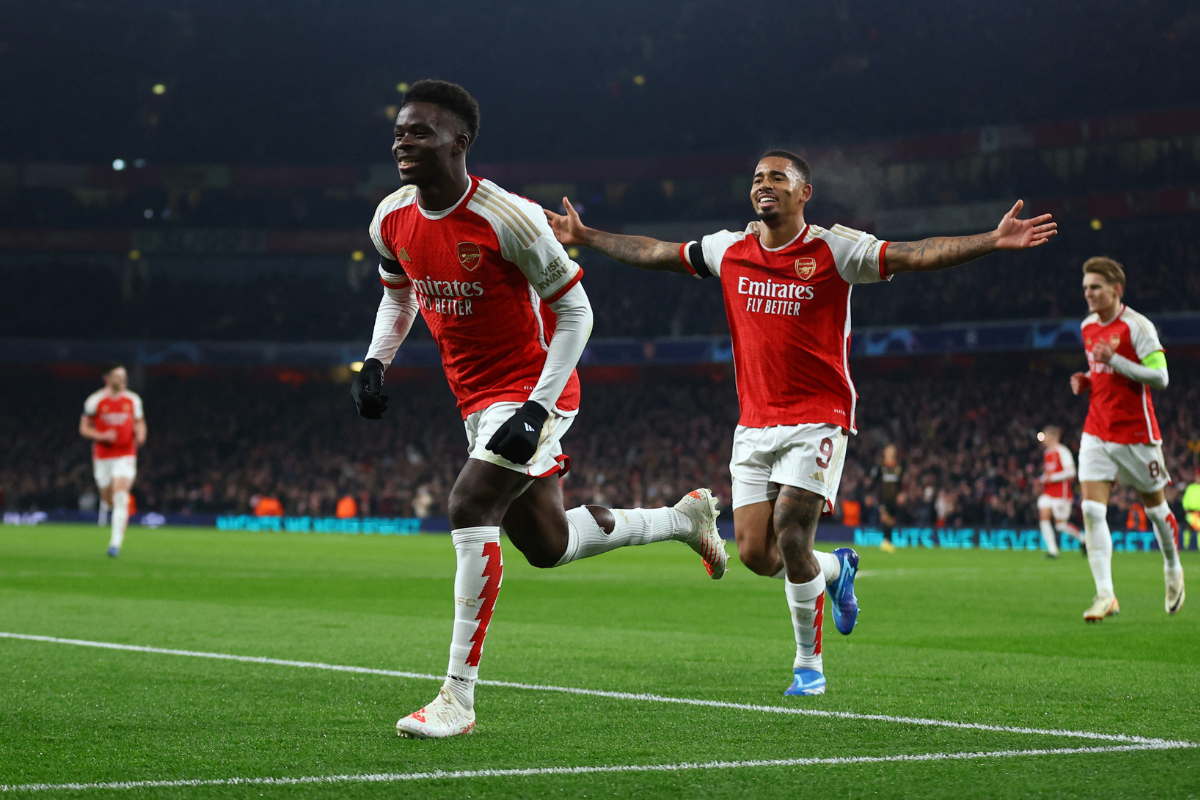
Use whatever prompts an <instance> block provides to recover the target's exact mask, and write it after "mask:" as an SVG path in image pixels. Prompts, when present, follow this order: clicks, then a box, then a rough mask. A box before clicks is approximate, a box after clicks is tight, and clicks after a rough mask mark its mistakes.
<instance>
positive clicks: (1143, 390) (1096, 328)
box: [1071, 257, 1184, 622]
mask: <svg viewBox="0 0 1200 800" xmlns="http://www.w3.org/2000/svg"><path fill="white" fill-rule="evenodd" d="M1124 294H1125V269H1124V268H1123V267H1122V266H1121V265H1120V264H1118V263H1117V262H1116V261H1113V260H1112V259H1111V258H1103V257H1096V258H1089V259H1088V260H1087V261H1085V262H1084V263H1083V296H1084V298H1085V299H1086V300H1087V304H1088V311H1090V312H1091V314H1089V315H1088V317H1087V319H1085V320H1084V321H1083V324H1082V328H1083V346H1084V349H1085V352H1086V353H1087V360H1088V371H1087V372H1076V373H1075V374H1074V375H1072V376H1071V391H1072V392H1074V393H1075V394H1081V393H1083V392H1085V391H1088V390H1090V391H1091V395H1090V396H1089V397H1088V414H1087V419H1086V420H1085V421H1084V423H1083V436H1082V437H1081V438H1080V442H1079V487H1080V490H1081V492H1082V494H1083V502H1082V506H1083V528H1084V531H1085V533H1086V535H1087V547H1088V563H1089V564H1090V565H1091V568H1092V577H1093V578H1094V579H1095V581H1096V596H1095V598H1094V599H1093V601H1092V605H1091V607H1090V608H1088V610H1087V611H1085V612H1083V618H1084V619H1085V620H1087V621H1088V622H1099V621H1100V620H1102V619H1104V618H1105V617H1107V616H1110V615H1115V614H1118V613H1120V611H1121V606H1120V604H1119V603H1118V602H1117V596H1116V592H1115V591H1114V589H1113V580H1112V535H1111V534H1110V533H1109V530H1108V497H1109V494H1110V492H1111V491H1112V485H1113V481H1114V480H1115V479H1117V478H1120V479H1121V483H1123V484H1125V485H1126V486H1132V487H1133V488H1134V489H1137V491H1138V494H1140V495H1141V496H1142V506H1143V507H1144V508H1145V509H1146V516H1148V517H1149V518H1150V522H1151V524H1152V525H1153V526H1154V536H1155V538H1156V539H1158V546H1159V549H1161V550H1162V554H1163V578H1164V580H1165V582H1166V585H1167V595H1166V609H1167V613H1168V614H1174V613H1176V612H1177V611H1179V609H1180V608H1181V607H1182V606H1183V598H1184V589H1183V565H1182V564H1180V563H1179V523H1178V522H1176V520H1175V515H1174V514H1173V513H1171V508H1170V506H1168V505H1167V499H1166V496H1165V495H1164V493H1163V488H1164V487H1165V486H1166V485H1167V484H1168V483H1170V482H1171V476H1170V475H1168V474H1167V465H1166V462H1165V461H1164V460H1163V452H1162V436H1161V435H1160V434H1159V432H1158V419H1157V418H1156V417H1155V416H1154V402H1153V401H1152V400H1151V399H1150V388H1151V387H1153V388H1155V389H1165V388H1167V382H1168V380H1169V376H1168V375H1167V357H1166V356H1165V355H1164V354H1163V347H1162V344H1161V343H1160V342H1159V341H1158V331H1156V330H1155V329H1154V324H1153V323H1152V322H1150V320H1148V319H1146V318H1145V317H1143V316H1142V315H1141V314H1139V313H1137V312H1136V311H1134V310H1133V309H1132V308H1129V307H1128V306H1126V305H1125V304H1124V303H1122V302H1121V297H1122V295H1124Z"/></svg>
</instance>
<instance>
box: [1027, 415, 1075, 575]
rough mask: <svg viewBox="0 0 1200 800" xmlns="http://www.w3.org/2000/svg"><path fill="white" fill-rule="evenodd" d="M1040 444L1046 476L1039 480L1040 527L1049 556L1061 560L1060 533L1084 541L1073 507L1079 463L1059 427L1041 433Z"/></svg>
mask: <svg viewBox="0 0 1200 800" xmlns="http://www.w3.org/2000/svg"><path fill="white" fill-rule="evenodd" d="M1038 440H1039V441H1040V442H1041V443H1042V448H1043V450H1042V475H1041V478H1040V479H1039V483H1040V484H1041V486H1042V491H1041V492H1040V493H1039V494H1038V499H1037V509H1038V526H1039V527H1040V528H1041V531H1042V542H1043V543H1044V544H1045V545H1046V553H1047V555H1049V556H1050V557H1051V558H1058V534H1059V533H1065V534H1067V535H1068V536H1071V537H1072V538H1075V539H1079V540H1080V541H1081V542H1082V540H1083V536H1082V535H1081V534H1080V532H1079V529H1078V528H1076V527H1075V526H1074V525H1072V524H1071V506H1072V501H1073V500H1074V498H1075V493H1074V492H1073V491H1072V490H1071V484H1072V483H1073V482H1074V480H1075V459H1074V457H1072V455H1071V449H1070V448H1069V447H1067V446H1066V445H1065V444H1063V443H1062V428H1060V427H1058V426H1057V425H1047V426H1046V427H1045V428H1043V429H1042V430H1041V432H1040V433H1038Z"/></svg>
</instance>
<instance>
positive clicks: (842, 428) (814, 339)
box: [547, 150, 1055, 695]
mask: <svg viewBox="0 0 1200 800" xmlns="http://www.w3.org/2000/svg"><path fill="white" fill-rule="evenodd" d="M810 176H811V171H810V170H809V167H808V164H807V163H806V162H805V161H804V159H802V158H800V157H799V156H797V155H795V154H794V153H789V152H787V151H783V150H773V151H771V152H769V153H767V154H765V155H764V156H763V157H762V159H761V160H760V161H759V163H758V166H757V167H756V169H755V171H754V177H753V181H752V184H751V189H750V200H751V203H752V204H753V207H754V211H755V213H756V214H757V216H758V221H757V222H754V223H751V225H750V227H749V228H748V229H747V230H746V232H744V233H732V232H730V231H721V232H719V233H715V234H712V235H710V236H705V237H704V238H703V239H701V240H700V241H698V242H682V243H681V242H676V243H668V242H660V241H657V240H655V239H649V238H645V237H639V236H618V235H615V234H610V233H604V232H601V231H597V230H594V229H592V228H588V227H586V226H584V224H583V223H582V221H581V220H580V219H579V215H578V214H576V213H575V210H574V209H573V208H572V207H571V205H570V202H569V201H568V200H567V199H566V198H563V204H564V207H565V211H566V215H565V216H564V215H559V214H551V213H550V212H547V215H548V216H549V218H550V220H551V224H552V225H553V227H554V231H555V234H556V235H557V236H558V239H559V241H560V242H562V243H563V244H572V245H583V246H586V247H591V248H592V249H594V250H597V251H599V252H601V253H604V254H605V255H607V256H609V257H611V258H614V259H616V260H617V261H621V262H623V263H625V264H629V265H631V266H634V267H639V268H642V269H652V270H669V271H673V272H679V273H682V274H685V275H691V276H695V277H697V278H708V277H715V278H717V279H718V281H719V282H720V285H721V288H722V291H723V292H724V295H725V311H726V314H727V316H728V318H729V329H730V331H731V333H732V335H733V361H734V367H735V374H736V376H737V390H738V404H739V406H740V409H741V419H740V424H739V425H738V427H737V430H736V432H735V434H734V441H733V458H732V461H731V463H730V472H731V473H732V477H733V521H734V529H735V534H736V537H737V546H738V553H739V555H740V556H741V558H742V562H743V563H745V564H746V566H747V567H749V568H750V569H751V570H752V571H754V572H756V573H758V574H759V575H765V576H769V577H777V578H784V579H785V588H786V595H787V601H788V608H789V610H790V611H791V615H792V621H793V627H794V631H795V636H796V660H795V662H794V665H793V682H792V685H791V686H790V687H789V688H788V690H787V692H786V694H789V695H797V694H800V695H814V694H823V693H824V692H825V675H824V667H823V664H822V660H821V627H822V623H823V612H824V605H825V603H824V595H825V591H826V590H827V589H828V591H829V594H830V596H831V598H832V600H833V614H834V622H835V623H836V624H837V627H838V630H839V631H841V632H842V633H849V632H850V631H851V630H852V629H853V627H854V622H855V619H856V617H857V614H858V604H857V600H856V599H855V597H854V586H853V580H854V574H855V571H856V570H857V565H858V555H857V554H856V553H855V552H854V551H853V550H851V549H850V548H842V549H839V550H837V551H835V553H833V554H830V553H821V552H816V551H814V550H813V540H814V537H815V536H816V531H817V520H818V518H819V517H820V516H821V513H822V512H823V511H825V510H827V509H829V508H830V507H831V506H832V503H833V500H834V498H835V496H836V494H837V488H838V483H839V481H840V480H841V474H842V465H843V463H844V461H845V456H846V445H847V438H848V434H851V433H854V432H855V420H854V416H855V407H856V405H857V402H858V401H857V394H856V393H855V391H854V384H853V383H852V382H851V380H850V369H849V349H850V290H851V288H852V287H853V285H854V284H856V283H874V282H876V281H882V280H888V279H890V278H891V277H892V276H893V275H895V274H896V273H898V272H906V271H910V270H936V269H944V268H946V267H953V266H956V265H958V264H963V263H966V262H967V261H971V260H973V259H976V258H979V257H981V256H985V255H987V254H988V253H992V252H994V251H996V250H1020V249H1025V248H1028V247H1035V246H1037V245H1040V244H1043V243H1045V242H1046V241H1047V240H1048V239H1049V237H1050V236H1053V235H1054V232H1055V225H1054V223H1053V222H1051V221H1050V217H1049V215H1046V216H1043V217H1039V218H1037V219H1033V220H1019V219H1017V213H1018V212H1019V211H1020V210H1021V202H1020V201H1018V202H1017V204H1016V205H1015V206H1013V209H1012V210H1011V211H1010V212H1009V213H1008V214H1005V215H1004V218H1003V219H1002V220H1001V221H1000V226H999V227H998V228H997V229H996V230H994V231H991V232H989V233H984V234H979V235H978V236H960V237H949V238H935V239H926V240H924V241H920V242H912V243H904V242H894V243H889V242H883V241H880V240H879V239H876V238H875V237H874V236H871V235H870V234H866V233H862V232H861V231H856V230H852V229H850V228H845V227H842V226H841V225H835V226H834V227H833V228H832V229H829V230H826V229H824V228H819V227H817V226H815V225H808V224H806V223H805V221H804V207H805V204H806V203H807V202H808V200H809V199H810V198H811V197H812V185H811V184H810V183H809V179H810Z"/></svg>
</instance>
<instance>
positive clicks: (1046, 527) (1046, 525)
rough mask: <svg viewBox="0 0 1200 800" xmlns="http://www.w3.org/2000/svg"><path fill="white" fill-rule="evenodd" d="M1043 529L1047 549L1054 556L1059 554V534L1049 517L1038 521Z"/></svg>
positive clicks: (1043, 539)
mask: <svg viewBox="0 0 1200 800" xmlns="http://www.w3.org/2000/svg"><path fill="white" fill-rule="evenodd" d="M1038 525H1039V527H1040V528H1041V529H1042V542H1043V543H1045V545H1046V550H1047V551H1048V552H1049V553H1050V555H1052V556H1056V555H1058V534H1056V533H1055V532H1054V523H1053V522H1051V521H1050V520H1048V519H1044V520H1042V521H1041V522H1040V523H1038Z"/></svg>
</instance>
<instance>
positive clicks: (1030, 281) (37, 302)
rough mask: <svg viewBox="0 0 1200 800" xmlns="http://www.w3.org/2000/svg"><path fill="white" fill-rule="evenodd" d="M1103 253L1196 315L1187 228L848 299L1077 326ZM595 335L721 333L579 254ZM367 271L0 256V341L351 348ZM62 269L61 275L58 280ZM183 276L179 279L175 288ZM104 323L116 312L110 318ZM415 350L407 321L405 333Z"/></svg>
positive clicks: (691, 288) (361, 329)
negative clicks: (1091, 264) (1092, 267)
mask: <svg viewBox="0 0 1200 800" xmlns="http://www.w3.org/2000/svg"><path fill="white" fill-rule="evenodd" d="M1097 253H1108V254H1111V255H1113V256H1114V257H1116V258H1117V259H1118V260H1121V261H1123V262H1124V264H1125V268H1126V271H1127V273H1128V274H1129V276H1130V283H1129V289H1128V293H1127V300H1128V302H1129V304H1130V305H1131V306H1133V307H1134V308H1136V309H1137V310H1138V311H1141V312H1142V313H1146V314H1156V313H1161V312H1171V311H1185V310H1192V309H1196V308H1200V221H1197V219H1196V218H1195V217H1194V216H1193V217H1181V218H1169V217H1168V218H1160V219H1157V220H1153V221H1149V220H1140V221H1129V222H1126V223H1122V224H1120V225H1110V226H1106V227H1105V228H1104V229H1103V230H1102V231H1099V232H1096V231H1092V230H1091V229H1090V228H1087V229H1082V230H1074V231H1071V230H1067V231H1065V232H1064V233H1062V234H1060V235H1059V237H1058V239H1057V240H1056V241H1055V243H1054V246H1052V247H1046V248H1042V249H1041V250H1036V251H1034V252H1031V253H1022V254H1020V255H1019V256H1017V255H1013V254H1007V253H998V254H996V255H994V256H992V257H990V258H988V259H986V260H984V261H981V262H980V263H978V264H973V265H970V266H967V267H964V268H962V269H957V270H948V271H945V272H940V273H936V274H928V275H901V276H899V277H898V278H896V279H895V280H893V281H891V282H889V283H888V284H887V285H886V286H884V285H867V286H861V287H858V288H857V289H856V291H855V292H854V293H853V295H852V298H851V301H852V303H853V317H854V324H855V326H856V327H858V328H862V327H868V326H876V325H921V324H934V323H939V322H953V321H961V320H977V321H987V320H1001V319H1014V318H1021V319H1031V318H1057V317H1068V318H1069V317H1079V318H1082V317H1083V316H1086V305H1085V304H1084V302H1083V297H1082V290H1081V289H1080V280H1081V275H1080V272H1079V267H1080V265H1081V264H1082V263H1083V261H1084V260H1085V259H1086V258H1088V257H1089V256H1092V255H1096V254H1097ZM579 260H580V263H581V264H582V266H583V268H584V272H585V277H584V286H585V288H586V289H587V291H588V296H589V298H590V299H591V302H592V306H593V309H594V311H595V328H594V330H593V333H592V335H593V336H594V337H598V338H599V337H663V336H687V335H714V334H716V335H727V334H728V326H727V324H726V321H725V311H724V306H723V300H722V296H721V291H720V289H719V288H718V287H717V286H716V285H715V284H716V282H715V281H697V280H690V281H689V280H683V279H681V278H680V277H679V276H677V275H668V274H663V273H652V272H639V271H635V270H632V269H630V268H628V267H624V266H621V265H618V264H614V263H613V262H611V261H609V260H608V259H606V258H603V257H602V256H599V255H596V254H594V253H591V252H590V251H586V250H585V251H583V252H582V253H580V255H579ZM376 263H377V262H376V260H374V259H373V258H371V257H368V258H364V259H363V260H361V261H352V260H349V259H342V260H340V261H339V260H337V259H333V260H332V261H328V260H326V261H322V262H318V264H317V265H314V266H310V267H308V268H306V269H300V268H298V266H297V264H296V261H295V260H294V259H293V260H291V261H287V260H283V259H281V260H279V263H278V265H277V268H275V269H265V268H260V269H258V270H254V269H249V268H246V267H244V266H242V265H240V262H239V264H238V268H237V269H235V270H232V271H231V270H230V269H229V268H228V267H225V268H224V269H223V271H225V272H227V273H230V274H229V277H228V279H227V280H216V279H214V277H213V275H214V273H216V272H218V269H216V268H213V267H209V266H207V265H205V264H204V263H202V262H201V261H200V260H197V259H192V260H190V261H188V262H186V263H177V262H169V263H167V264H163V265H158V266H155V265H153V264H147V262H146V261H145V260H143V261H141V262H137V263H134V262H126V263H124V264H108V265H84V264H78V263H73V264H70V265H62V264H57V263H56V262H53V261H44V260H39V259H34V260H22V261H20V262H16V261H12V260H6V259H4V258H2V257H0V277H3V279H4V280H5V284H6V286H9V287H11V288H12V289H13V291H9V292H5V293H3V294H0V336H34V337H63V338H92V337H94V335H95V332H96V331H97V330H103V331H104V335H105V337H106V338H148V339H159V340H194V339H221V340H265V341H286V342H296V341H354V340H360V341H361V340H366V339H369V338H370V335H371V328H372V324H373V320H374V315H375V309H376V308H377V306H378V304H379V298H380V293H381V291H382V290H381V289H380V286H379V281H378V280H377V279H376V276H375V269H376ZM64 269H68V270H69V271H70V274H71V275H72V276H74V279H73V280H71V281H67V282H64V281H63V280H62V273H63V270H64ZM181 276H186V277H187V280H181ZM114 312H116V313H114ZM410 336H412V337H413V338H414V339H428V338H429V331H428V328H426V327H425V324H424V322H423V321H421V319H420V318H418V320H417V322H416V324H415V325H414V327H413V331H412V333H411V334H410Z"/></svg>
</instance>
